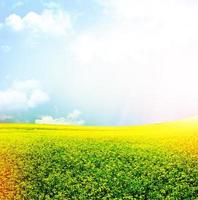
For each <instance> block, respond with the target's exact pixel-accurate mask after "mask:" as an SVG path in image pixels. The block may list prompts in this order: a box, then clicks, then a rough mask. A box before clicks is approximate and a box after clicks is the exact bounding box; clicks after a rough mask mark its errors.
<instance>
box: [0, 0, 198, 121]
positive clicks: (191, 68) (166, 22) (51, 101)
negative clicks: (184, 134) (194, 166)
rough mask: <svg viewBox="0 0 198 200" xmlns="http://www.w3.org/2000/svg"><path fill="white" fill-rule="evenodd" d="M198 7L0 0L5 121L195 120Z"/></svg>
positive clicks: (159, 1) (127, 0)
mask: <svg viewBox="0 0 198 200" xmlns="http://www.w3.org/2000/svg"><path fill="white" fill-rule="evenodd" d="M197 10H198V2H197V1H195V0H180V1H179V0H166V1H163V0H150V1H146V0H139V1H136V0H87V1H84V0H72V1H65V0H57V1H51V0H44V1H43V0H38V1H34V0H29V1H27V0H10V1H9V3H8V1H6V0H0V122H8V121H9V122H37V123H52V124H53V123H58V124H88V125H93V124H94V125H128V124H144V123H154V122H162V121H171V120H175V119H180V118H185V117H189V116H196V115H198V91H197V85H198V79H197V74H198V68H197V66H198V59H197V52H198V37H197V35H198V21H197V18H198V12H197Z"/></svg>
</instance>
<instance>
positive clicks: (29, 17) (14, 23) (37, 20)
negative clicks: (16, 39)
mask: <svg viewBox="0 0 198 200" xmlns="http://www.w3.org/2000/svg"><path fill="white" fill-rule="evenodd" d="M5 24H6V25H7V26H8V27H10V28H12V29H13V30H15V31H23V30H28V31H30V32H31V33H33V34H49V35H55V36H63V35H66V34H67V33H68V31H70V30H71V29H72V23H71V17H70V15H69V14H68V13H66V12H64V11H62V10H60V9H54V10H53V9H45V10H43V12H42V13H41V14H38V13H36V12H33V11H31V12H29V13H27V14H26V15H25V16H24V17H21V16H19V15H17V14H14V13H13V14H11V15H9V16H8V17H7V18H6V20H5Z"/></svg>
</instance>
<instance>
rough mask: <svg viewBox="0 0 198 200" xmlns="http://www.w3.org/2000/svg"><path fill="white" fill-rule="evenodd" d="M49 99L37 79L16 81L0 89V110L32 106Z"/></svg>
mask: <svg viewBox="0 0 198 200" xmlns="http://www.w3.org/2000/svg"><path fill="white" fill-rule="evenodd" d="M48 100H49V97H48V94H47V93H46V92H45V91H43V90H42V89H41V87H40V84H39V82H38V81H35V80H27V81H16V82H14V83H13V84H12V86H11V87H10V88H8V89H6V90H1V91H0V111H16V110H25V109H29V108H34V107H36V106H38V105H40V104H42V103H45V102H47V101H48Z"/></svg>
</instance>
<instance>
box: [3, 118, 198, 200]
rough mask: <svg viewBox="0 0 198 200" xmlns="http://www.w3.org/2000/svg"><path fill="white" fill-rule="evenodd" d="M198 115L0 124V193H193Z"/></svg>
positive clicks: (196, 195) (197, 173)
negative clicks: (144, 121) (161, 120)
mask: <svg viewBox="0 0 198 200" xmlns="http://www.w3.org/2000/svg"><path fill="white" fill-rule="evenodd" d="M197 147H198V121H193V120H189V121H188V120H187V121H179V122H173V123H165V124H156V125H146V126H135V127H117V128H116V127H83V126H82V127H81V126H76V127H75V126H50V125H26V124H1V125H0V199H20V200H21V199H52V200H56V199H85V200H87V199H156V200H157V199H173V200H174V199H182V200H183V199H189V200H191V199H193V200H194V199H198V159H197V158H198V148H197Z"/></svg>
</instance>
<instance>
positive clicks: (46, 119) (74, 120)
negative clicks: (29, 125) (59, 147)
mask: <svg viewBox="0 0 198 200" xmlns="http://www.w3.org/2000/svg"><path fill="white" fill-rule="evenodd" d="M80 115H81V112H80V111H79V110H74V111H73V112H72V113H70V114H68V115H67V116H66V118H64V117H61V118H53V117H52V116H42V117H41V118H40V119H36V120H35V123H36V124H65V125H83V124H84V123H85V121H84V120H82V119H81V117H80Z"/></svg>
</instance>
